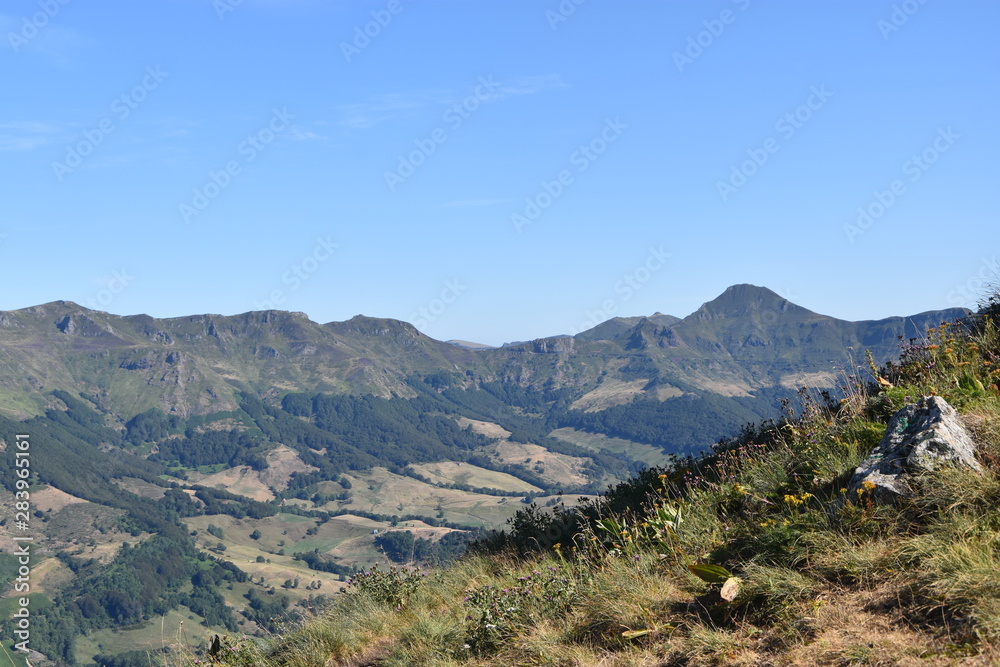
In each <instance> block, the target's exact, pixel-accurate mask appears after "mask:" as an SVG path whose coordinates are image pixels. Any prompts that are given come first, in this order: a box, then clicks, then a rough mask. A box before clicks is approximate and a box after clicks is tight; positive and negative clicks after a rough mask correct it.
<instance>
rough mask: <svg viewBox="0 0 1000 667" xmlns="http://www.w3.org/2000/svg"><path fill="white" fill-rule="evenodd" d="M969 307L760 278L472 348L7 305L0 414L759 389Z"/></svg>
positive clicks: (831, 371) (1, 333)
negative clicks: (867, 297)
mask: <svg viewBox="0 0 1000 667" xmlns="http://www.w3.org/2000/svg"><path fill="white" fill-rule="evenodd" d="M965 314H966V311H964V310H962V309H955V308H953V309H947V310H941V311H931V312H926V313H921V314H917V315H912V316H909V317H889V318H885V319H882V320H874V321H862V322H847V321H843V320H838V319H836V318H833V317H828V316H824V315H820V314H817V313H814V312H812V311H809V310H807V309H805V308H802V307H801V306H797V305H795V304H793V303H791V302H790V301H788V300H786V299H783V298H781V297H779V296H778V295H777V294H775V293H774V292H772V291H770V290H768V289H766V288H763V287H756V286H752V285H735V286H733V287H730V288H729V289H727V290H726V291H725V292H724V293H723V294H721V295H720V296H719V297H717V298H716V299H714V300H712V301H710V302H708V303H706V304H704V305H703V306H701V307H700V308H699V309H698V310H697V311H695V312H694V313H692V314H690V315H688V316H687V317H685V318H683V319H682V318H678V317H674V316H670V315H663V314H660V313H657V314H655V315H652V316H649V317H630V318H613V319H611V320H608V321H606V322H603V323H601V324H599V325H597V326H595V327H594V328H592V329H590V330H588V331H584V332H582V333H580V334H578V335H576V336H556V337H549V338H540V339H536V340H532V341H530V342H522V343H517V344H508V345H505V346H504V347H502V348H485V347H483V348H479V349H476V348H474V347H473V345H474V344H466V345H464V346H461V347H460V346H457V345H454V344H449V343H445V342H442V341H437V340H434V339H431V338H429V337H427V336H425V335H423V334H421V333H420V332H419V331H417V329H415V328H414V327H413V326H412V325H410V324H408V323H406V322H401V321H398V320H391V319H380V318H373V317H366V316H362V315H358V316H356V317H353V318H351V319H350V320H347V321H345V322H329V323H326V324H318V323H316V322H313V321H311V320H309V319H308V317H306V316H305V315H304V314H302V313H291V312H285V311H275V310H270V311H258V312H248V313H243V314H240V315H232V316H223V315H192V316H188V317H178V318H170V319H156V318H152V317H149V316H147V315H134V316H126V317H123V316H118V315H111V314H109V313H105V312H100V311H95V310H89V309H87V308H84V307H82V306H79V305H77V304H75V303H72V302H68V301H57V302H53V303H48V304H44V305H40V306H35V307H31V308H25V309H21V310H16V311H0V414H7V415H9V416H12V417H17V418H23V417H27V416H31V415H38V414H41V413H42V412H43V411H44V409H45V408H46V406H47V405H48V404H49V402H50V399H49V398H48V396H49V395H50V394H51V392H52V391H53V390H56V389H62V390H65V391H69V392H71V393H73V394H80V395H83V396H84V397H86V398H87V399H88V400H90V401H92V402H93V403H94V404H95V405H96V406H98V407H99V408H101V409H102V410H105V411H107V412H109V413H111V414H113V415H115V416H116V417H117V418H118V419H120V420H121V421H122V422H124V421H127V420H128V419H130V418H132V417H134V416H135V415H136V414H139V413H141V412H144V411H146V410H148V409H150V408H159V409H162V410H163V411H164V412H166V413H167V414H176V415H180V416H183V417H188V416H191V415H197V414H208V413H212V412H217V411H222V410H232V409H235V408H236V407H237V399H236V395H237V393H239V392H249V393H252V394H254V395H256V396H259V397H261V398H264V399H271V398H274V397H278V396H280V395H281V394H282V393H285V392H289V391H306V392H325V393H336V394H353V395H362V394H372V395H374V396H378V397H383V398H389V397H394V396H395V397H402V398H407V397H412V396H413V395H414V391H413V389H412V387H411V386H410V380H411V379H412V378H414V377H427V376H430V375H442V374H443V375H444V376H447V377H448V378H449V379H448V381H449V383H450V384H454V385H456V386H460V387H462V388H463V389H470V388H473V387H475V386H477V385H479V384H482V383H484V382H487V383H489V382H501V383H507V384H514V385H517V386H520V387H525V388H530V389H535V390H540V389H549V390H551V389H561V390H564V391H565V392H567V393H568V394H569V395H570V396H572V398H573V401H574V402H578V403H579V405H590V407H591V408H593V407H595V406H596V405H597V404H600V405H617V404H623V403H628V402H631V401H633V400H635V399H636V398H639V397H649V396H655V397H658V398H660V399H661V400H667V399H670V398H675V397H679V396H682V395H685V394H691V393H697V394H705V393H708V394H716V395H718V396H722V397H744V398H752V397H754V396H757V395H760V394H761V393H762V392H763V393H767V392H768V390H771V389H774V388H778V389H786V390H787V389H792V388H795V387H797V386H800V385H808V386H811V387H834V386H836V385H837V383H838V377H839V376H843V375H844V374H845V373H853V372H854V368H855V366H856V363H857V362H859V361H861V359H860V358H861V357H862V355H863V352H864V350H871V352H872V353H873V355H874V356H875V358H876V359H877V360H880V361H884V360H887V359H889V358H891V357H893V356H894V355H895V354H896V353H897V349H898V343H899V338H900V337H902V338H903V339H908V338H911V337H919V336H921V335H922V334H923V332H924V331H925V330H926V329H927V327H928V326H932V325H935V324H938V323H940V322H941V321H943V320H954V319H957V318H959V317H962V316H964V315H965ZM845 350H848V351H853V353H854V354H855V355H856V358H853V359H852V358H850V357H847V356H845V354H844V351H845ZM595 401H597V403H594V402H595Z"/></svg>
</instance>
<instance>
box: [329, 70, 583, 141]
mask: <svg viewBox="0 0 1000 667" xmlns="http://www.w3.org/2000/svg"><path fill="white" fill-rule="evenodd" d="M490 78H492V77H490ZM497 78H499V77H497ZM499 84H500V85H499V87H498V88H497V89H496V91H494V92H492V93H489V94H485V95H481V98H482V99H485V101H488V102H497V101H500V100H502V99H506V98H508V97H515V96H519V95H534V94H537V93H541V92H543V91H546V90H551V89H553V88H565V87H567V84H566V83H564V82H563V81H562V79H561V78H560V77H559V75H558V74H546V75H541V76H521V77H516V78H514V79H511V80H509V81H504V80H503V79H502V78H501V79H500V81H499ZM476 85H478V84H476ZM473 89H475V86H472V87H471V88H470V89H468V90H461V89H439V90H422V91H415V92H410V93H387V94H384V95H379V96H377V97H374V98H372V99H370V100H368V101H365V102H355V103H351V104H341V105H338V106H337V107H335V111H336V112H337V113H338V114H339V118H337V119H335V120H333V121H331V122H332V123H333V124H334V125H338V126H341V127H346V128H349V129H352V130H368V129H371V128H373V127H375V126H376V125H378V124H379V123H382V122H384V121H388V120H395V119H397V118H405V117H407V116H411V115H413V114H415V113H417V112H418V111H419V110H420V109H422V108H424V107H427V106H441V107H444V106H449V105H452V104H456V103H458V102H461V101H462V100H463V99H465V98H466V97H467V96H468V95H469V94H470V93H471V91H472V90H473Z"/></svg>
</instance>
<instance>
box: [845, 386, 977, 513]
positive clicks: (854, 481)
mask: <svg viewBox="0 0 1000 667" xmlns="http://www.w3.org/2000/svg"><path fill="white" fill-rule="evenodd" d="M975 451H976V443H975V442H974V441H973V440H972V436H971V435H969V432H968V431H967V430H966V428H965V426H964V425H963V424H962V422H961V420H960V419H959V416H958V413H957V412H956V411H955V408H953V407H951V406H950V405H949V404H948V402H947V401H945V400H944V399H943V398H941V397H940V396H924V397H923V398H921V399H920V401H919V402H917V403H911V404H909V405H907V406H905V407H904V408H903V409H901V410H900V411H899V412H897V413H896V414H895V415H893V417H892V419H891V420H890V421H889V425H888V426H887V427H886V430H885V435H884V436H883V437H882V442H880V443H879V445H878V447H876V448H875V449H874V450H872V452H871V454H869V455H868V458H866V459H865V460H864V462H863V463H862V464H861V465H860V466H858V468H857V469H856V470H855V472H854V477H852V478H851V483H850V486H849V493H850V495H849V497H851V498H853V497H855V496H856V494H857V493H858V491H859V490H863V492H866V491H869V490H870V491H871V493H872V494H873V496H874V497H875V498H876V499H878V500H881V501H891V500H894V499H895V498H898V497H899V496H901V495H903V494H905V493H906V492H907V491H908V490H909V485H908V482H907V479H908V477H909V476H910V475H912V474H914V473H919V472H922V471H928V470H933V469H935V468H937V467H938V466H940V465H942V464H956V465H963V466H968V467H970V468H973V469H975V470H982V467H981V466H980V465H979V462H978V461H976V456H975Z"/></svg>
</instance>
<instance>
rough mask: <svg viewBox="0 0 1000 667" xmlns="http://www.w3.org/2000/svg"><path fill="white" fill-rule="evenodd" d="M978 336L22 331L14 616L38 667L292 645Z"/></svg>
mask: <svg viewBox="0 0 1000 667" xmlns="http://www.w3.org/2000/svg"><path fill="white" fill-rule="evenodd" d="M966 314H967V313H966V311H964V310H961V309H949V310H940V311H931V312H926V313H921V314H918V315H911V316H908V317H890V318H886V319H882V320H876V321H864V322H846V321H843V320H838V319H835V318H832V317H828V316H824V315H820V314H817V313H814V312H812V311H809V310H807V309H805V308H802V307H800V306H797V305H795V304H793V303H791V302H789V301H787V300H786V299H783V298H781V297H780V296H778V295H777V294H775V293H774V292H772V291H770V290H768V289H766V288H763V287H755V286H752V285H736V286H733V287H730V288H729V289H727V290H726V291H725V292H724V293H723V294H721V295H720V296H719V297H717V298H716V299H714V300H712V301H710V302H708V303H706V304H704V305H703V306H701V307H700V308H699V309H698V310H697V311H695V312H694V313H692V314H690V315H688V316H687V317H684V318H678V317H674V316H671V315H664V314H662V313H656V314H653V315H650V316H648V317H628V318H614V319H611V320H608V321H606V322H603V323H601V324H599V325H597V326H595V327H593V328H592V329H590V330H588V331H584V332H582V333H580V334H578V335H575V336H554V337H548V338H539V339H535V340H532V341H527V342H518V343H509V344H507V345H504V346H503V347H500V348H490V347H485V346H477V345H475V344H474V343H468V342H462V341H451V342H443V341H438V340H434V339H431V338H429V337H427V336H425V335H424V334H422V333H420V332H419V331H418V330H417V329H416V328H414V327H413V326H412V325H411V324H408V323H406V322H401V321H397V320H391V319H379V318H374V317H366V316H363V315H358V316H356V317H353V318H351V319H350V320H347V321H345V322H329V323H326V324H318V323H316V322H313V321H311V320H310V319H309V318H308V317H306V316H305V315H304V314H302V313H291V312H284V311H276V310H268V311H260V312H249V313H243V314H240V315H231V316H224V315H192V316H187V317H177V318H169V319H157V318H153V317H150V316H148V315H133V316H118V315H112V314H109V313H105V312H100V311H95V310H90V309H87V308H84V307H81V306H79V305H77V304H75V303H71V302H67V301H57V302H53V303H47V304H44V305H39V306H34V307H30V308H24V309H21V310H15V311H5V312H0V452H6V453H5V454H2V455H0V483H2V485H3V486H4V488H5V489H6V500H0V526H6V527H7V528H6V530H5V531H0V586H2V587H3V591H4V593H3V595H2V599H0V612H3V611H9V612H11V613H13V611H15V610H16V609H17V608H18V607H17V606H16V605H18V604H22V603H21V602H20V601H21V600H22V599H28V600H29V601H30V604H29V607H30V608H31V610H32V612H31V613H32V616H31V618H32V621H31V623H32V630H31V636H32V646H33V647H34V648H35V649H36V650H37V651H39V652H40V654H35V655H34V657H33V658H32V662H33V664H45V663H44V659H43V658H42V657H41V656H45V657H47V658H48V659H50V660H52V661H53V662H54V663H55V664H62V665H74V664H104V665H117V666H119V667H131V666H132V665H136V666H137V665H147V664H148V656H147V655H146V653H145V650H146V649H157V648H159V647H160V646H161V645H162V642H163V637H164V636H165V635H169V634H170V633H174V634H175V635H177V636H181V635H184V636H185V637H186V638H187V641H190V642H195V643H197V642H199V641H203V640H204V639H205V638H210V637H211V635H212V633H226V632H242V633H247V634H249V633H262V632H273V631H274V630H275V627H276V626H275V625H274V621H273V619H274V618H279V617H283V616H285V615H289V614H290V615H292V616H294V615H295V614H296V613H299V612H300V611H301V607H307V608H311V609H315V608H317V607H318V606H321V605H322V603H323V598H324V596H326V595H328V594H329V593H331V592H334V591H337V590H339V589H340V588H341V587H342V586H343V585H344V584H343V583H342V582H343V580H344V578H345V576H346V575H350V574H351V573H353V572H355V571H356V570H358V569H366V568H370V567H371V566H372V565H374V564H377V563H381V564H387V563H388V562H391V561H395V562H410V563H413V562H422V563H439V562H443V561H445V560H447V559H448V558H450V557H452V556H453V555H454V554H455V553H456V552H458V551H460V550H461V549H462V548H463V545H464V544H465V543H467V542H468V541H469V540H470V539H473V538H475V536H477V535H482V531H483V530H484V529H489V528H495V527H498V526H501V525H503V523H504V521H506V520H508V519H510V518H511V517H512V516H514V515H515V512H516V510H517V509H518V507H525V504H528V505H530V504H532V503H537V504H538V505H539V506H553V505H557V504H559V503H573V502H574V501H575V500H577V499H579V498H581V497H582V496H588V495H593V494H595V493H597V492H600V491H601V490H602V489H604V488H606V487H607V485H608V484H613V483H616V482H618V481H621V480H623V479H626V478H628V477H629V476H631V475H633V474H635V473H637V472H638V471H639V470H641V469H643V468H645V467H648V466H657V465H668V464H670V463H671V461H673V460H676V458H680V457H685V456H689V455H697V454H698V453H700V452H703V451H705V449H706V448H707V447H708V446H710V445H712V444H713V443H715V442H716V441H718V440H719V439H720V438H724V437H727V436H732V435H734V434H736V433H737V432H738V431H739V430H740V428H741V427H742V426H744V425H746V424H748V423H752V422H759V421H761V420H763V419H767V418H769V417H774V416H777V415H778V414H779V411H780V409H781V401H782V399H785V398H787V397H789V396H792V395H794V394H795V390H796V389H797V388H799V387H803V386H806V387H810V388H813V389H821V390H822V389H826V390H831V391H832V392H834V393H835V392H836V391H837V388H838V386H839V385H840V384H841V381H842V380H843V379H846V377H847V376H848V375H852V374H857V373H859V370H858V367H859V362H861V363H862V364H863V365H864V366H865V367H867V362H866V361H865V360H864V358H865V351H866V350H867V351H870V352H871V353H872V355H873V357H874V359H875V360H876V362H879V363H881V362H883V361H886V360H888V359H891V358H892V357H894V356H896V354H897V353H898V350H899V343H900V339H902V340H904V341H905V340H907V339H909V338H919V337H921V336H922V335H923V333H924V332H925V331H926V329H927V328H929V327H931V326H935V325H937V324H939V323H940V322H942V321H952V320H955V319H958V318H961V317H964V316H965V315H966ZM863 372H867V371H863ZM24 434H28V435H29V436H30V439H31V468H30V472H31V479H30V506H31V509H32V513H31V514H30V515H25V514H24V513H23V512H22V513H21V514H22V515H24V516H27V517H28V519H29V520H28V521H27V522H24V524H25V525H26V526H29V527H30V529H31V531H32V533H31V537H32V539H33V544H34V545H35V546H34V547H33V548H34V552H33V553H34V554H35V556H34V557H35V561H33V565H32V567H33V568H34V569H33V572H34V574H33V579H32V580H31V589H30V595H28V597H27V598H22V597H15V592H14V588H13V580H14V577H15V576H17V573H18V567H19V565H18V561H17V558H16V557H15V556H14V555H12V554H14V553H17V552H16V549H18V548H19V547H18V544H19V543H18V542H16V541H15V540H14V534H13V532H12V530H11V526H14V525H15V524H16V523H17V522H19V521H22V520H23V518H24V516H21V517H20V518H18V515H16V514H15V500H14V493H15V492H16V491H18V487H16V484H15V482H16V481H17V480H18V477H17V474H16V470H15V466H17V465H20V464H19V463H15V461H14V458H15V457H14V456H12V455H11V447H12V444H13V443H19V442H21V440H22V439H23V438H24V437H25V436H24ZM18 470H19V469H18ZM25 502H27V501H25ZM300 582H301V585H300ZM22 594H23V592H22V593H19V594H18V595H22ZM7 616H9V614H7ZM184 620H187V621H188V625H187V626H186V627H187V630H184V628H185V626H184V625H182V624H181V623H182V622H183V621H184ZM0 622H2V621H0ZM12 630H13V626H12V625H11V624H10V623H9V622H8V623H7V624H6V625H5V628H4V629H3V630H2V631H3V636H4V637H10V636H12V635H11V631H12ZM185 633H187V634H185Z"/></svg>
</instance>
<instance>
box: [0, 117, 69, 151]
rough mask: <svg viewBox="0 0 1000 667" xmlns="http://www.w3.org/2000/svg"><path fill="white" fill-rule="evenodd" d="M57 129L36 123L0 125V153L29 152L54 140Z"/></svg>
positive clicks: (16, 122)
mask: <svg viewBox="0 0 1000 667" xmlns="http://www.w3.org/2000/svg"><path fill="white" fill-rule="evenodd" d="M57 132H58V128H56V127H55V126H53V125H49V124H47V123H41V122H38V121H12V122H6V123H0V152H12V151H30V150H34V149H35V148H38V147H40V146H45V145H46V144H50V143H52V142H53V141H54V140H55V135H56V134H57Z"/></svg>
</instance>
